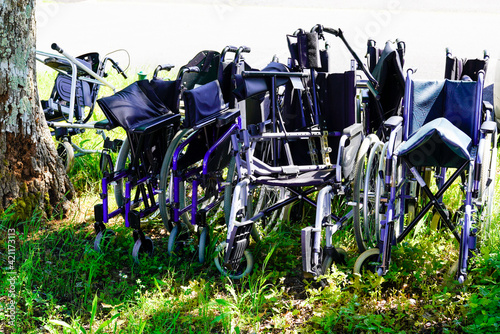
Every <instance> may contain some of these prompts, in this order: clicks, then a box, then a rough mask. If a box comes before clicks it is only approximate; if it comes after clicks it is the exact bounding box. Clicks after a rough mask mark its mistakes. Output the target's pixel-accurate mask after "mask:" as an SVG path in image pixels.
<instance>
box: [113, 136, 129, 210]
mask: <svg viewBox="0 0 500 334" xmlns="http://www.w3.org/2000/svg"><path fill="white" fill-rule="evenodd" d="M129 153H130V144H129V141H128V138H126V139H125V140H124V141H123V144H122V147H121V148H120V151H119V152H118V157H117V158H116V164H115V172H117V171H120V170H123V169H124V168H125V164H126V163H127V159H128V158H129ZM123 182H124V179H123V178H122V179H119V180H117V181H116V185H115V186H114V192H115V201H116V205H118V207H122V206H123V204H124V198H125V193H124V185H123Z"/></svg>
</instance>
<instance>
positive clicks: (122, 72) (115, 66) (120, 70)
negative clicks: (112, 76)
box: [109, 58, 127, 79]
mask: <svg viewBox="0 0 500 334" xmlns="http://www.w3.org/2000/svg"><path fill="white" fill-rule="evenodd" d="M109 61H110V62H111V64H113V68H114V69H115V70H116V72H118V74H121V75H122V76H123V77H124V78H125V79H127V75H126V74H125V72H124V71H123V70H122V69H121V67H120V65H118V63H117V62H116V61H114V60H113V59H111V58H109Z"/></svg>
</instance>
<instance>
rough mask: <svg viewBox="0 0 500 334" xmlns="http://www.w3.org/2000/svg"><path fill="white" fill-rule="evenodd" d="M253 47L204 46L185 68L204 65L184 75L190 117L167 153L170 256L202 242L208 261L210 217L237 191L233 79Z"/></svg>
mask: <svg viewBox="0 0 500 334" xmlns="http://www.w3.org/2000/svg"><path fill="white" fill-rule="evenodd" d="M247 52H250V48H248V47H245V46H242V47H239V48H236V47H233V46H228V47H226V48H225V49H224V50H223V51H222V52H221V53H219V52H216V51H202V52H200V53H199V54H198V55H196V56H195V57H194V58H193V59H192V60H191V61H190V62H189V63H188V64H187V65H185V67H184V68H193V67H194V68H197V69H198V70H197V72H196V73H195V74H194V75H191V74H189V73H188V74H187V75H185V76H184V77H183V79H182V85H183V100H184V107H185V118H184V120H183V123H182V126H181V129H180V131H179V132H178V133H177V134H176V136H175V138H174V139H173V141H172V144H171V145H170V147H169V149H168V150H167V152H166V156H165V159H164V161H163V164H162V168H161V173H160V184H159V185H160V190H159V194H160V195H159V208H160V212H161V215H162V220H163V223H164V225H165V228H166V229H167V230H168V231H169V232H170V234H169V237H168V254H169V255H174V254H180V253H181V251H182V249H181V248H182V247H183V245H185V244H186V243H190V242H193V241H195V242H196V241H197V247H196V248H197V249H198V261H199V262H200V263H204V262H205V257H206V254H207V252H208V251H209V247H208V246H209V242H210V232H209V231H210V228H209V227H210V223H211V222H210V221H209V220H208V218H207V216H208V214H209V213H210V212H217V211H218V208H220V207H221V206H223V202H224V201H225V198H226V196H229V195H230V194H231V193H232V186H233V183H234V178H235V163H234V159H233V155H232V148H231V135H232V134H234V133H235V132H236V131H238V129H239V127H240V125H239V124H240V118H239V116H240V110H239V108H238V103H237V102H236V101H235V99H234V98H233V97H232V93H231V91H232V87H233V85H232V83H231V80H232V75H233V74H236V73H237V72H238V71H240V68H242V67H245V66H247V65H246V64H245V62H244V60H243V57H242V53H247ZM229 53H234V59H233V60H228V59H227V55H228V54H229ZM181 70H182V69H181ZM226 201H227V199H226ZM225 216H228V213H227V214H225Z"/></svg>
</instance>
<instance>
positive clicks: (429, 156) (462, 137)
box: [397, 117, 471, 167]
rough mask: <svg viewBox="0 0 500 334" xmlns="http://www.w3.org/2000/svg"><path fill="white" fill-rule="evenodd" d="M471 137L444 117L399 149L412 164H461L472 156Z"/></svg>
mask: <svg viewBox="0 0 500 334" xmlns="http://www.w3.org/2000/svg"><path fill="white" fill-rule="evenodd" d="M470 148H471V138H470V137H469V136H468V135H467V134H465V133H464V132H463V131H462V130H460V129H458V128H457V127H456V126H455V125H453V124H452V123H451V122H450V121H449V120H447V119H446V118H444V117H440V118H436V119H434V120H432V121H430V122H429V123H427V124H425V125H424V126H423V127H422V128H420V129H419V130H418V131H417V132H416V133H415V134H414V135H413V136H412V137H411V138H410V139H408V141H406V142H404V143H403V144H401V146H399V148H398V151H397V152H398V153H397V154H398V156H406V157H408V160H409V161H410V162H411V163H412V165H413V166H417V167H419V166H436V167H460V166H461V165H462V164H463V163H464V162H465V161H466V160H469V159H470Z"/></svg>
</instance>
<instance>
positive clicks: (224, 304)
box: [215, 299, 231, 306]
mask: <svg viewBox="0 0 500 334" xmlns="http://www.w3.org/2000/svg"><path fill="white" fill-rule="evenodd" d="M215 301H216V302H217V304H219V305H222V306H231V304H229V303H228V301H227V300H225V299H216V300H215Z"/></svg>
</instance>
